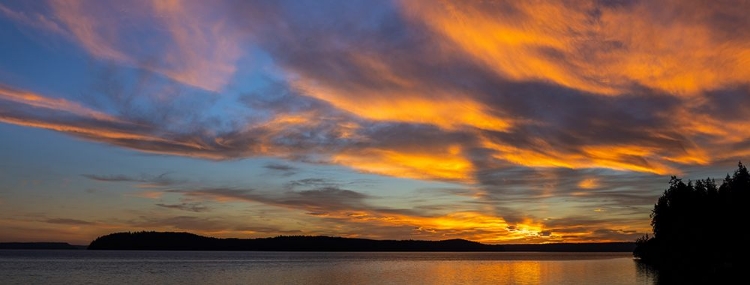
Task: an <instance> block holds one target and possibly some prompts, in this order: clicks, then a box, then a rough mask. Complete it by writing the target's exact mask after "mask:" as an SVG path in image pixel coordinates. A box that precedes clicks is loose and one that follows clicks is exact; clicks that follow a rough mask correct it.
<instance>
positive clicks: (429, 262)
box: [0, 251, 661, 285]
mask: <svg viewBox="0 0 750 285" xmlns="http://www.w3.org/2000/svg"><path fill="white" fill-rule="evenodd" d="M0 276H3V278H4V279H3V281H2V282H0V283H3V284H82V283H89V284H185V285H187V284H653V283H654V280H655V279H654V278H655V276H656V275H654V274H652V273H650V271H647V270H644V269H642V268H641V269H636V263H635V262H634V261H633V260H632V257H631V256H630V255H629V254H628V253H620V254H611V253H609V254H601V253H599V254H596V253H503V252H498V253H335V252H318V253H292V252H90V251H76V252H70V255H67V254H66V255H62V254H60V253H59V252H57V253H43V252H39V251H36V252H34V253H33V255H24V254H20V253H18V252H16V253H13V254H12V255H9V254H7V252H2V251H0ZM659 276H661V275H659Z"/></svg>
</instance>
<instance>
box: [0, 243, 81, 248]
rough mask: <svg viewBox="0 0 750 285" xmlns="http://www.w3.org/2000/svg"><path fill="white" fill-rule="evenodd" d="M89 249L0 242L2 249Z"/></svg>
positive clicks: (61, 245)
mask: <svg viewBox="0 0 750 285" xmlns="http://www.w3.org/2000/svg"><path fill="white" fill-rule="evenodd" d="M87 247H88V246H86V245H74V244H69V243H66V242H0V249H86V248H87Z"/></svg>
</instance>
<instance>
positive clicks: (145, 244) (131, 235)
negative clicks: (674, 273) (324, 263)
mask: <svg viewBox="0 0 750 285" xmlns="http://www.w3.org/2000/svg"><path fill="white" fill-rule="evenodd" d="M634 247H635V244H634V243H631V242H620V243H617V242H615V243H580V244H575V243H571V244H541V245H521V244H516V245H488V244H482V243H478V242H473V241H467V240H462V239H452V240H442V241H421V240H372V239H360V238H342V237H328V236H279V237H270V238H256V239H237V238H213V237H204V236H199V235H195V234H191V233H175V232H123V233H113V234H109V235H105V236H102V237H99V238H97V239H95V240H94V241H93V242H91V244H90V245H89V246H88V249H94V250H100V249H106V250H228V251H238V250H244V251H435V252H479V251H548V252H563V251H578V252H583V251H587V252H630V251H633V248H634Z"/></svg>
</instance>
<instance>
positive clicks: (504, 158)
mask: <svg viewBox="0 0 750 285" xmlns="http://www.w3.org/2000/svg"><path fill="white" fill-rule="evenodd" d="M749 5H750V2H747V1H724V0H721V1H713V2H706V1H692V0H689V1H676V0H675V1H672V0H669V1H658V2H654V1H599V0H573V1H567V2H564V3H563V2H560V1H531V2H529V1H504V0H497V1H450V0H436V1H422V0H397V1H366V0H362V1H340V2H321V1H304V0H303V1H228V2H217V3H211V4H210V5H207V3H201V2H198V1H145V0H139V1H133V2H123V3H119V2H118V3H110V2H101V1H84V0H73V1H49V2H43V3H42V2H40V3H36V4H34V5H31V4H22V3H10V2H9V3H8V4H1V5H0V17H3V19H5V20H8V21H11V22H13V23H15V24H16V26H18V27H19V29H21V30H24V31H27V32H28V31H36V32H40V33H42V34H44V35H48V34H49V35H52V34H54V35H59V37H58V39H57V40H59V39H65V41H67V43H74V47H76V48H77V49H78V50H79V51H81V50H82V51H85V54H88V55H89V56H91V58H92V62H93V63H92V64H91V65H93V66H95V67H94V68H92V70H94V73H95V75H93V76H90V75H78V76H79V77H82V78H87V79H86V81H85V84H83V83H82V84H81V85H84V86H83V87H81V89H84V91H82V92H79V93H81V94H79V93H76V92H71V91H70V90H66V89H65V88H61V90H60V91H59V94H58V93H57V91H55V90H53V91H49V90H51V89H50V88H49V87H46V86H45V85H44V84H45V82H46V81H48V80H51V79H48V78H36V77H34V76H36V73H35V74H34V76H31V75H18V77H23V76H26V77H29V78H27V79H24V80H17V79H14V78H16V77H13V76H5V75H3V74H4V73H0V81H2V82H0V122H2V123H6V124H12V125H18V126H25V127H32V128H40V129H47V130H52V131H56V132H61V133H64V134H67V135H70V136H73V137H76V138H80V139H83V140H87V141H93V142H99V143H103V144H108V145H113V146H118V147H122V148H126V149H130V150H135V151H137V152H143V153H149V154H157V155H167V156H180V157H189V158H196V159H204V160H211V161H216V162H217V163H222V162H224V161H237V160H242V159H254V158H268V157H270V158H274V159H278V160H276V161H282V162H275V163H268V162H265V163H261V164H260V165H258V166H257V167H259V168H262V169H263V171H265V172H264V173H265V174H266V176H264V177H263V178H264V180H262V181H261V182H257V181H253V183H255V184H258V185H255V184H253V183H250V182H247V181H249V180H251V178H248V177H244V176H243V177H242V179H239V178H238V180H241V181H244V182H246V183H237V184H231V183H227V184H226V185H230V186H216V185H214V184H196V185H198V186H195V185H189V187H188V185H186V184H187V183H182V181H177V180H174V179H170V178H169V177H167V176H168V175H166V174H162V175H157V176H153V175H141V176H132V175H102V174H84V175H83V176H84V177H86V178H88V179H82V180H87V182H88V183H100V182H129V183H138V187H140V188H158V189H156V190H160V191H146V192H139V193H140V194H133V193H129V194H128V195H127V197H135V196H138V195H140V197H148V198H152V199H159V201H158V203H156V206H157V207H154V204H155V203H154V202H155V201H153V200H149V204H148V207H150V208H149V209H150V210H154V209H157V210H160V211H162V212H164V213H166V212H171V213H173V214H174V213H175V211H173V210H182V211H187V212H191V213H189V214H192V215H195V216H177V217H174V216H159V217H149V218H142V219H133V220H130V221H127V222H124V221H120V224H127V225H133V224H140V225H143V226H153V227H171V228H178V229H182V228H185V229H189V228H190V224H191V223H195V225H194V226H193V228H196V229H197V228H200V229H203V230H205V231H211V232H220V233H221V234H228V231H241V230H238V229H239V228H241V226H240V225H238V224H236V223H234V222H220V221H219V215H220V213H218V212H220V211H221V210H220V209H219V208H218V207H214V205H213V204H210V203H227V204H231V203H239V204H241V205H243V206H248V205H251V206H248V207H252V206H257V205H260V206H262V207H266V208H273V209H275V210H279V211H286V212H284V213H287V215H288V217H289V220H286V221H284V222H283V226H280V227H279V228H273V227H270V228H269V226H268V225H269V224H272V223H271V222H268V221H264V222H263V223H260V222H258V223H259V224H252V225H246V226H247V227H248V229H249V228H256V229H258V230H259V231H262V232H274V233H279V232H283V231H294V230H297V229H294V228H293V227H292V226H290V225H297V224H304V225H306V226H304V228H305V229H304V231H303V232H305V233H313V232H320V233H323V230H324V229H325V228H332V229H334V230H331V231H334V232H335V233H338V234H342V235H346V236H356V235H357V231H362V232H363V233H366V234H363V235H369V236H371V237H388V236H390V237H393V236H399V237H424V238H442V237H464V238H469V239H474V240H482V241H492V242H501V241H515V242H544V241H561V240H563V241H588V240H630V239H632V238H633V237H635V236H638V235H639V233H645V232H647V231H648V230H649V227H648V223H647V222H646V223H643V220H647V219H648V213H649V210H650V207H652V206H653V202H654V199H655V198H656V197H658V195H659V194H660V193H661V190H662V189H661V187H663V184H664V183H666V181H665V178H668V177H669V176H670V175H701V176H703V175H704V173H716V170H717V169H725V168H727V167H732V166H734V165H736V162H737V161H739V160H742V159H746V157H747V156H749V155H750V132H748V131H747V129H748V128H750V122H748V120H747V118H748V117H749V116H750V107H748V106H750V69H748V68H746V65H747V63H748V62H750V32H748V29H746V28H745V27H746V26H750V17H748V16H747V15H746V11H748V10H750V6H749ZM50 41H54V39H50ZM81 48H82V49H81ZM246 59H247V61H246ZM241 63H242V64H241ZM19 70H20V69H19ZM0 71H2V70H0ZM4 72H8V71H4ZM10 73H13V70H11V71H10ZM19 74H20V71H19ZM165 78H166V79H167V80H165ZM81 82H84V81H83V80H82V81H81ZM35 84H38V86H35ZM73 84H74V83H71V85H73ZM58 86H64V85H63V84H59V85H58ZM40 90H43V91H40ZM42 93H44V94H42ZM53 93H54V94H53ZM72 93H75V94H72ZM214 94H218V95H219V96H214ZM301 165H304V166H301ZM338 166H343V168H336V169H339V170H341V171H342V173H341V176H346V175H353V174H354V173H352V172H357V175H369V176H368V177H371V178H372V179H373V180H378V179H384V180H386V178H384V177H383V176H385V177H387V179H391V178H400V179H402V180H398V179H394V180H393V181H400V182H392V181H391V180H388V181H391V182H390V183H393V185H397V186H392V187H393V188H395V189H386V190H383V189H385V188H386V186H383V187H384V188H377V189H380V190H372V189H369V188H368V187H366V186H363V185H355V184H346V183H343V182H340V181H343V180H336V179H331V178H320V177H321V176H302V175H306V174H307V173H306V171H308V167H310V169H312V168H316V167H321V168H323V167H338ZM344 168H345V169H344ZM115 171H119V170H115ZM163 171H170V170H160V171H159V172H156V173H162V172H163ZM244 171H245V169H242V170H241V172H242V173H243V174H242V175H245V172H244ZM196 172H198V171H196ZM208 172H210V171H207V173H208ZM247 172H248V173H250V172H251V171H250V170H247ZM83 173H91V172H90V171H86V172H83ZM97 173H100V172H97ZM101 173H118V172H104V171H103V172H101ZM124 173H138V171H131V172H124ZM206 175H211V174H206ZM238 175H239V174H238ZM291 177H294V180H288V179H292V178H291ZM305 177H307V178H305ZM79 178H80V177H79ZM404 181H410V182H414V181H418V182H420V183H430V182H434V183H446V184H449V185H450V186H444V187H443V186H440V187H435V188H430V189H429V190H424V189H422V190H424V191H421V190H420V191H416V190H415V189H408V188H405V189H400V188H399V187H402V186H401V185H402V184H398V183H401V182H404ZM667 181H668V180H667ZM265 182H268V184H269V185H275V186H268V185H266V184H264V183H265ZM404 183H405V182H404ZM260 185H263V186H260ZM182 186H184V188H183V187H182ZM263 187H265V188H263ZM389 187H391V186H389ZM403 187H406V186H403ZM269 189H272V190H269ZM446 189H448V190H446ZM161 190H163V191H161ZM377 191H385V192H389V191H392V192H396V193H398V194H394V193H389V194H387V195H385V194H384V195H382V196H381V195H380V194H379V193H377ZM415 191H416V192H419V194H418V195H417V194H414V192H415ZM388 195H392V196H389V197H387V198H385V196H388ZM409 195H416V196H418V197H415V196H409ZM420 195H421V196H420ZM174 196H178V197H180V198H181V199H183V200H172V198H174ZM393 197H397V198H393ZM3 201H4V203H8V202H6V201H7V197H5V196H4V197H3ZM391 202H393V203H391ZM203 203H205V204H203ZM391 205H393V206H391ZM388 206H391V207H388ZM209 209H211V211H208V210H209ZM154 211H156V210H154ZM182 213H186V212H182ZM594 213H596V214H595V215H594ZM164 215H166V214H164ZM588 215H592V216H596V217H598V218H585V217H588ZM146 216H147V215H146ZM280 216H284V217H287V216H285V215H283V214H282V215H280ZM50 221H52V220H50ZM64 221H65V219H61V220H59V221H58V222H64ZM275 221H276V220H275ZM212 223H216V224H212ZM58 224H64V223H58ZM264 228H265V229H266V230H262V229H264ZM249 231H255V230H249Z"/></svg>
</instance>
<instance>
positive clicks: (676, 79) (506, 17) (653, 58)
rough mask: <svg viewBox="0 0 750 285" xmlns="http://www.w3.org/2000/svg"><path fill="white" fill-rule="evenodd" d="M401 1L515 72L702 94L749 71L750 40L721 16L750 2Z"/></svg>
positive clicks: (479, 57) (507, 72)
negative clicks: (719, 20)
mask: <svg viewBox="0 0 750 285" xmlns="http://www.w3.org/2000/svg"><path fill="white" fill-rule="evenodd" d="M436 2H437V3H436ZM400 3H401V6H402V8H403V11H404V14H405V15H407V16H408V17H410V18H413V19H416V20H418V21H420V22H424V23H425V24H426V25H427V26H428V27H430V28H431V29H432V30H434V31H435V32H437V33H438V34H440V35H442V36H444V37H445V39H446V41H447V42H449V43H452V44H455V45H456V46H458V47H460V49H461V50H463V51H464V52H465V53H466V55H467V56H469V57H470V58H472V59H474V60H476V61H478V62H481V63H483V64H484V65H486V66H487V67H489V68H491V69H493V70H495V72H497V74H498V75H500V76H502V77H504V78H508V79H512V80H518V81H550V82H554V83H556V84H559V85H562V86H566V87H570V88H574V89H578V90H583V91H588V92H594V93H600V94H620V93H624V92H628V91H630V90H631V88H632V85H633V84H638V85H642V86H647V87H649V88H654V89H658V90H663V91H666V92H669V93H674V94H696V93H698V92H701V91H704V90H712V89H716V88H720V87H723V86H726V85H731V84H736V83H747V82H748V78H750V70H749V69H747V68H746V63H747V62H749V61H750V47H749V46H750V45H749V43H750V40H748V39H747V38H743V37H741V36H738V37H727V36H724V35H725V33H731V32H729V31H723V30H721V27H717V26H716V25H714V23H713V22H712V21H713V20H716V15H722V17H730V19H732V18H731V17H734V18H737V19H743V18H745V16H744V15H743V13H744V12H743V11H747V9H748V8H750V6H748V5H750V4H748V3H744V4H739V3H738V5H740V6H742V7H733V4H732V5H730V4H726V5H711V4H705V5H703V4H699V3H696V2H693V3H691V4H690V5H684V4H685V3H683V1H667V2H666V3H664V2H658V3H657V2H653V1H640V2H632V3H631V2H628V3H629V4H623V5H621V6H616V5H614V7H608V6H605V5H602V4H601V2H598V1H592V0H580V1H574V2H573V3H569V2H565V3H563V2H559V1H533V2H529V1H502V0H499V1H450V0H442V1H421V0H406V1H401V2H400ZM665 7H668V8H665ZM664 18H668V19H669V21H666V20H664Z"/></svg>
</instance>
